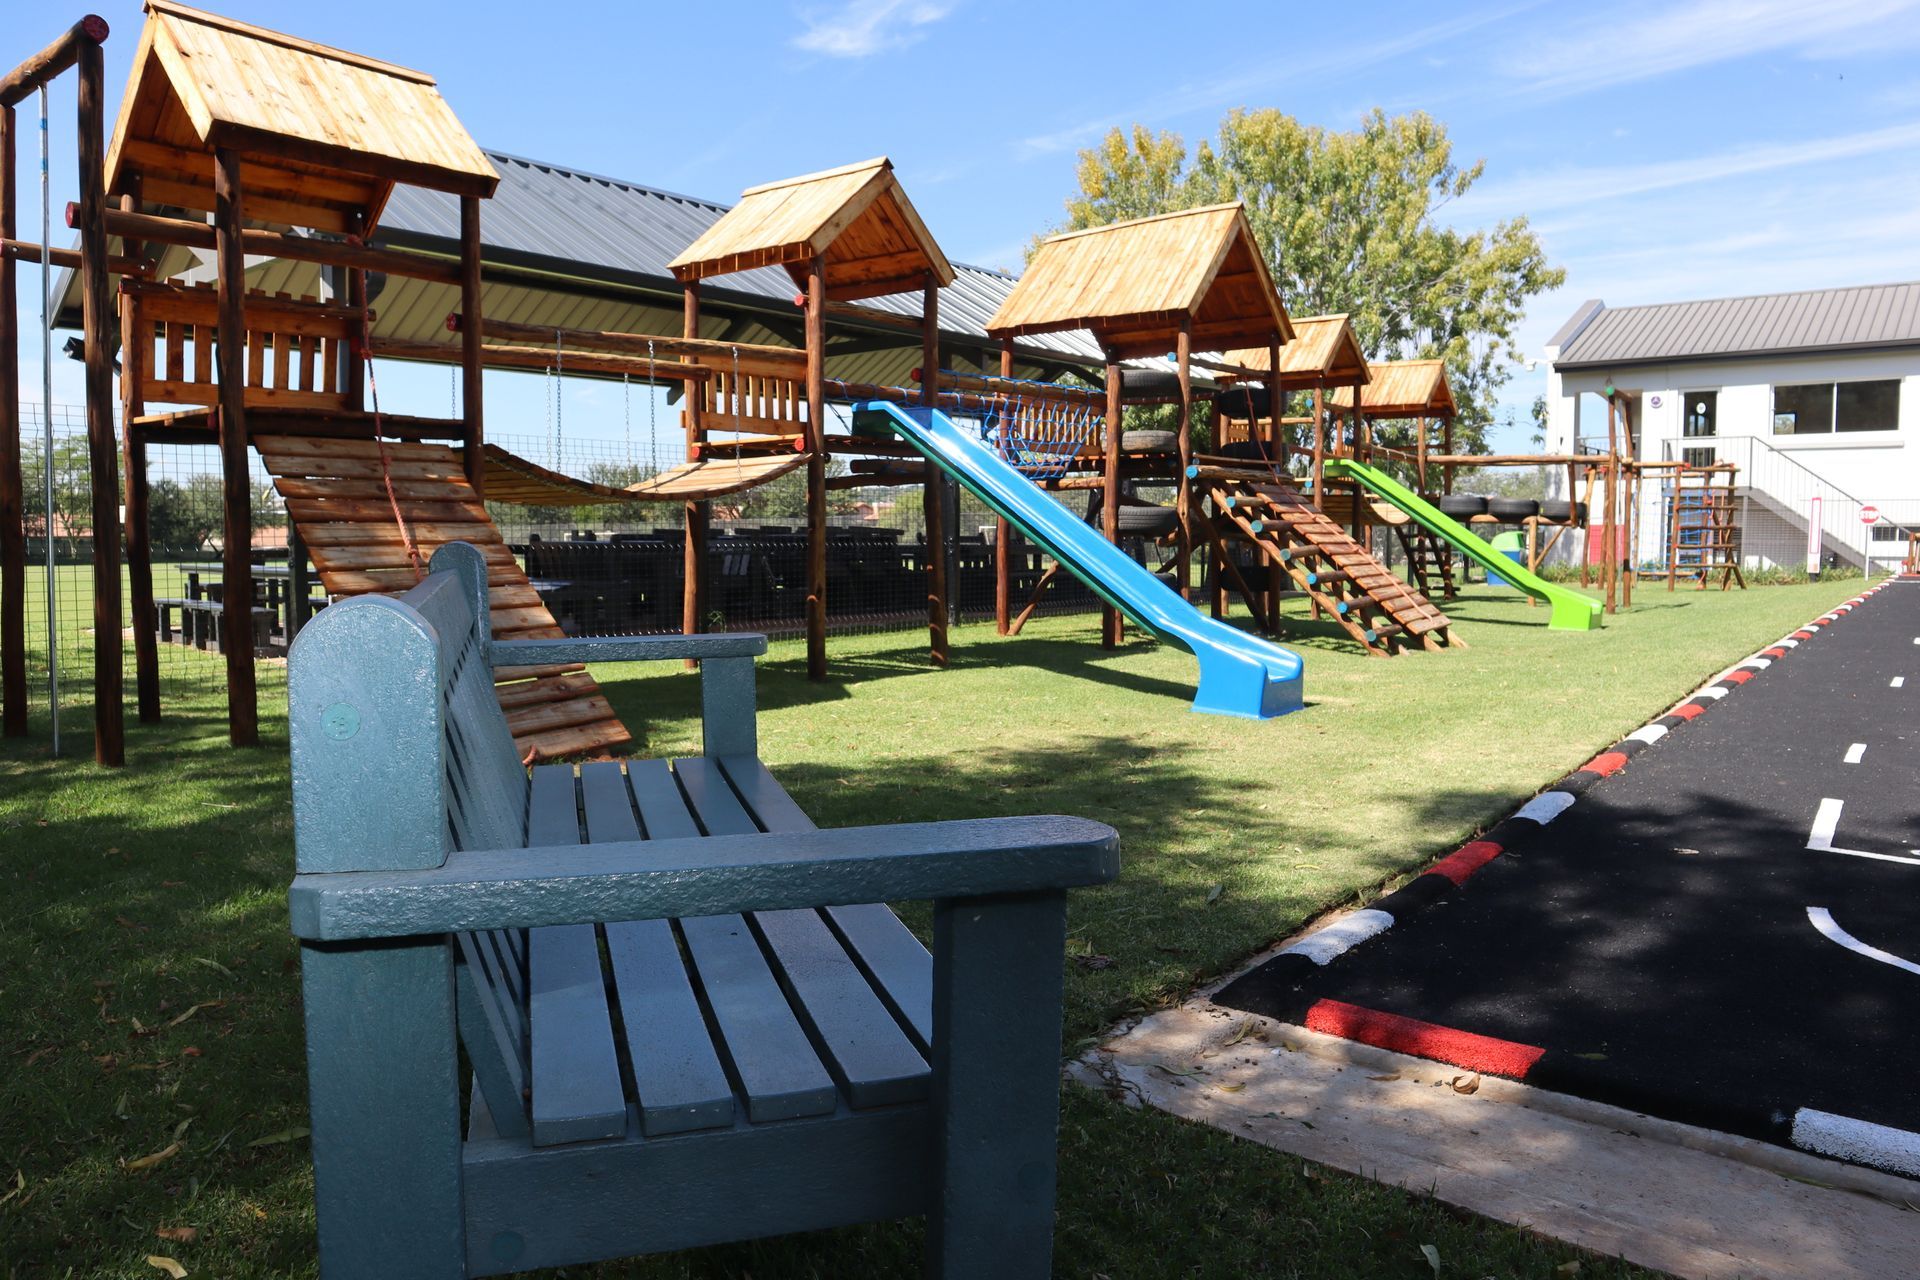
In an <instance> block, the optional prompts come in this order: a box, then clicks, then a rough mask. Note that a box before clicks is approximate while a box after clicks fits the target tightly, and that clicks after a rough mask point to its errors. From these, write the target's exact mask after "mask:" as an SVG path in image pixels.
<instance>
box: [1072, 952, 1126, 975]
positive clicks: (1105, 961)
mask: <svg viewBox="0 0 1920 1280" xmlns="http://www.w3.org/2000/svg"><path fill="white" fill-rule="evenodd" d="M1073 962H1074V963H1075V964H1077V965H1079V966H1080V967H1081V968H1082V969H1088V970H1092V971H1094V972H1098V971H1099V970H1101V969H1111V968H1113V966H1114V965H1115V964H1116V963H1118V962H1117V961H1115V960H1114V958H1113V957H1112V956H1100V955H1093V956H1075V957H1074V958H1073Z"/></svg>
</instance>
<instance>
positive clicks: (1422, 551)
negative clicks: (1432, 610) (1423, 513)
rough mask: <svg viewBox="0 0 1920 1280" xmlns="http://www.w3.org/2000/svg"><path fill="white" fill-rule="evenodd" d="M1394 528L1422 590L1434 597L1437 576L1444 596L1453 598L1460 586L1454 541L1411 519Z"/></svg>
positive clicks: (1422, 593) (1408, 563) (1429, 597)
mask: <svg viewBox="0 0 1920 1280" xmlns="http://www.w3.org/2000/svg"><path fill="white" fill-rule="evenodd" d="M1393 531H1394V533H1395V534H1396V535H1397V536H1398V537H1399V539H1400V549H1401V550H1402V551H1404V552H1405V553H1406V556H1407V567H1408V568H1409V569H1411V570H1412V571H1413V581H1414V584H1415V585H1416V586H1418V587H1419V588H1420V594H1421V595H1423V596H1426V597H1427V598H1428V599H1432V598H1433V595H1434V590H1433V587H1434V582H1435V580H1436V579H1437V580H1438V581H1439V584H1440V595H1441V597H1442V598H1443V599H1446V600H1451V599H1453V597H1454V595H1455V593H1456V591H1457V590H1458V588H1456V587H1455V585H1454V580H1453V544H1451V543H1449V542H1447V541H1446V540H1445V539H1443V538H1439V537H1436V536H1435V535H1434V533H1433V531H1432V530H1431V529H1428V528H1427V527H1426V526H1425V525H1421V524H1415V523H1414V522H1413V521H1411V520H1409V521H1407V523H1405V524H1402V525H1395V526H1393Z"/></svg>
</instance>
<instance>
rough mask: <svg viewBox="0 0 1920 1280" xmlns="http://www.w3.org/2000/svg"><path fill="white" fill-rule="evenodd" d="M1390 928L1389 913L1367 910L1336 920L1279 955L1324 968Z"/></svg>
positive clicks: (1391, 924) (1372, 908)
mask: <svg viewBox="0 0 1920 1280" xmlns="http://www.w3.org/2000/svg"><path fill="white" fill-rule="evenodd" d="M1392 927H1393V915H1392V913H1391V912H1386V911H1381V910H1378V909H1376V908H1374V907H1368V908H1366V909H1365V910H1362V911H1356V912H1354V913H1353V914H1352V915H1350V916H1347V917H1345V918H1344V919H1341V920H1336V921H1334V922H1333V923H1332V924H1330V925H1328V926H1327V927H1326V928H1324V929H1316V930H1314V931H1313V932H1312V933H1310V934H1308V935H1307V936H1306V937H1304V938H1302V939H1300V941H1298V942H1296V943H1294V944H1293V945H1292V946H1290V947H1288V948H1287V949H1286V950H1284V951H1282V952H1281V953H1280V954H1282V955H1294V956H1305V957H1306V958H1307V959H1309V960H1311V961H1313V962H1314V963H1315V964H1326V963H1328V962H1329V961H1331V960H1332V959H1333V958H1334V957H1335V956H1339V955H1343V954H1345V953H1346V952H1347V951H1348V950H1350V949H1351V948H1353V947H1354V946H1356V945H1357V944H1359V943H1362V942H1365V941H1366V940H1367V939H1368V938H1371V937H1373V936H1375V935H1376V934H1381V933H1385V932H1386V931H1387V930H1388V929H1391V928H1392Z"/></svg>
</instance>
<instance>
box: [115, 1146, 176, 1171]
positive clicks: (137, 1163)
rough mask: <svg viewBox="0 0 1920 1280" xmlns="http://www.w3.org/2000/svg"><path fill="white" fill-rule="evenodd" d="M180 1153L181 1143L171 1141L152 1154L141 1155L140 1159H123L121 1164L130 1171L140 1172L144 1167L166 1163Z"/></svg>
mask: <svg viewBox="0 0 1920 1280" xmlns="http://www.w3.org/2000/svg"><path fill="white" fill-rule="evenodd" d="M179 1154H180V1144H179V1143H178V1142H170V1143H168V1144H167V1145H166V1146H164V1147H162V1148H160V1150H158V1151H156V1152H154V1153H153V1154H152V1155H150V1156H141V1157H140V1158H139V1159H138V1160H123V1161H122V1162H121V1164H120V1167H121V1168H122V1169H125V1170H126V1171H127V1172H128V1173H138V1172H140V1171H141V1170H142V1169H151V1168H153V1167H154V1166H155V1165H160V1164H165V1163H166V1162H167V1161H169V1160H171V1159H173V1158H174V1157H175V1156H177V1155H179Z"/></svg>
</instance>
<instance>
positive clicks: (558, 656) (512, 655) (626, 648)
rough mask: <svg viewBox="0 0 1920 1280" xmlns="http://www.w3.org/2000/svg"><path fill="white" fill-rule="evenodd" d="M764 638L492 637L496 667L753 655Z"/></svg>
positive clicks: (741, 634) (746, 634)
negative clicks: (537, 638) (551, 638)
mask: <svg viewBox="0 0 1920 1280" xmlns="http://www.w3.org/2000/svg"><path fill="white" fill-rule="evenodd" d="M766 651H767V638H766V637H765V636H763V635H760V634H758V633H757V632H751V631H730V632H724V633H722V634H719V635H697V636H569V637H566V638H565V639H556V640H496V641H494V642H493V665H494V666H496V667H544V666H548V665H553V664H559V663H564V662H663V661H666V660H668V659H671V658H757V657H759V656H760V655H761V654H763V653H765V652H766Z"/></svg>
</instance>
